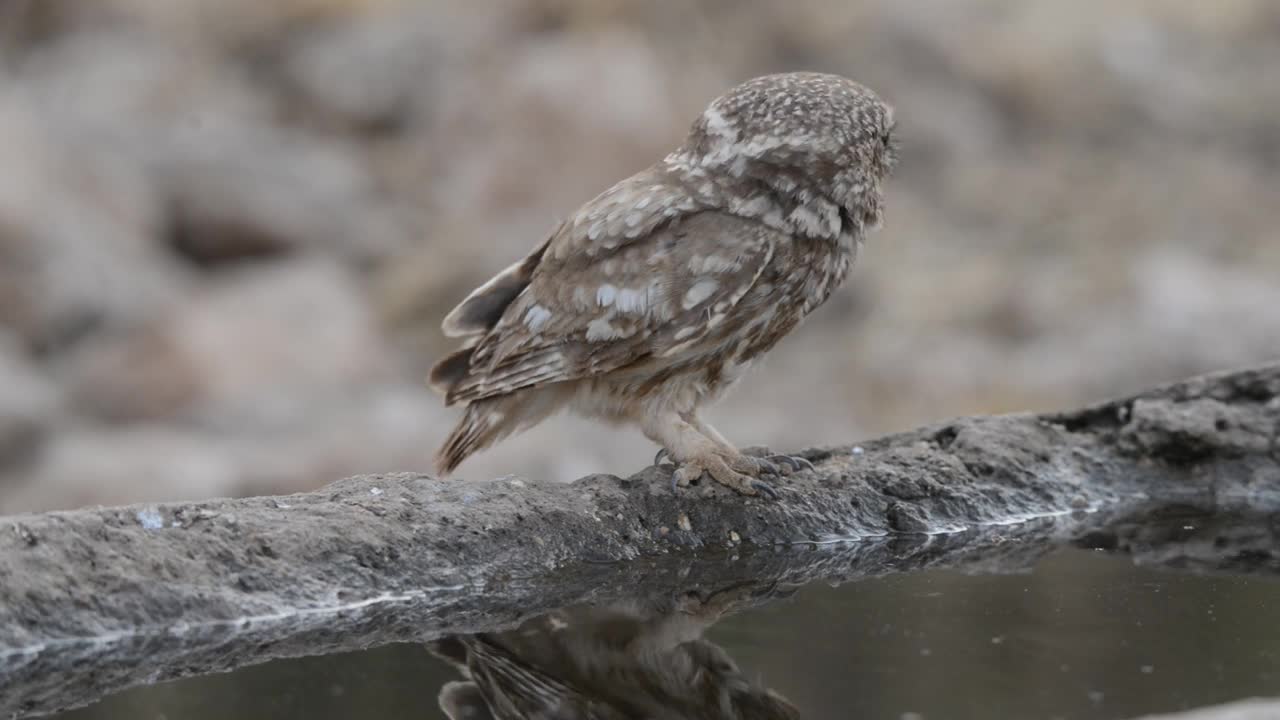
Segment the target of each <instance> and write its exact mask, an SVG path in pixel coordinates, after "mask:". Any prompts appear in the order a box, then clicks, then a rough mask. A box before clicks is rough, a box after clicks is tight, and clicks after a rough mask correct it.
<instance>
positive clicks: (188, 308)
mask: <svg viewBox="0 0 1280 720" xmlns="http://www.w3.org/2000/svg"><path fill="white" fill-rule="evenodd" d="M391 367H392V366H391V362H390V358H389V357H388V355H387V348H386V343H385V341H384V340H383V339H382V337H381V336H380V333H379V331H378V328H377V327H376V325H375V323H374V320H373V318H372V316H371V314H370V313H369V311H368V309H367V307H366V306H365V303H364V301H363V299H362V296H361V294H360V290H359V288H358V287H357V286H356V284H355V282H354V280H353V279H352V278H351V277H350V275H349V273H348V272H347V271H346V270H344V269H343V268H341V267H340V266H338V265H337V264H335V263H334V262H332V261H327V260H323V259H319V258H317V259H314V260H311V261H306V262H302V261H299V262H293V263H286V264H278V265H266V266H263V267H256V268H252V269H246V270H244V271H243V272H240V273H237V274H234V275H230V276H226V277H224V278H222V279H220V280H219V281H218V282H216V283H214V284H213V285H211V286H209V287H208V288H206V289H204V290H202V291H200V292H197V293H194V294H192V295H191V296H190V297H188V298H186V299H185V300H183V301H182V302H181V303H178V304H176V305H175V306H174V307H173V308H171V309H170V310H169V311H168V312H166V313H164V314H163V315H162V316H160V317H158V318H156V319H155V320H154V321H153V322H151V323H149V324H147V325H146V326H144V327H141V328H139V329H137V330H136V331H134V332H130V333H122V334H119V335H117V336H114V337H111V338H108V339H104V340H103V341H101V342H99V343H96V344H95V345H94V346H93V347H90V348H86V349H85V350H84V351H83V352H82V353H79V354H78V355H77V357H76V358H75V359H74V360H73V361H72V362H71V363H70V369H69V370H68V373H69V374H68V377H69V379H70V381H71V387H72V390H71V397H72V401H73V403H74V405H75V407H77V408H78V409H80V410H81V411H82V412H85V413H87V414H89V415H91V416H93V417H96V418H99V419H101V420H107V421H116V422H118V421H134V420H155V419H163V418H170V419H175V418H184V417H185V418H188V419H191V418H204V419H205V420H206V421H213V422H224V423H225V422H230V421H231V419H232V418H263V417H269V416H271V415H272V414H273V413H279V412H282V411H287V409H288V408H290V407H292V406H297V405H303V406H305V405H306V403H307V402H309V400H310V399H311V398H314V397H316V396H328V395H332V394H334V393H340V392H344V391H345V390H346V389H348V388H351V387H358V386H360V385H363V384H365V383H368V382H371V381H376V380H381V379H385V378H387V377H388V376H389V374H390V372H391Z"/></svg>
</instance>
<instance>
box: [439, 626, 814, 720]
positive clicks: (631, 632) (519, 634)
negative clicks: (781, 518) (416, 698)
mask: <svg viewBox="0 0 1280 720" xmlns="http://www.w3.org/2000/svg"><path fill="white" fill-rule="evenodd" d="M724 609H725V608H724V607H722V606H720V605H718V604H717V603H714V602H713V603H710V604H708V605H705V606H701V607H698V608H697V609H695V610H692V611H690V610H687V609H686V610H683V611H676V612H671V613H649V612H646V611H644V610H642V609H640V608H639V607H638V606H634V605H612V606H603V607H580V608H573V609H568V610H561V611H557V612H555V613H552V614H550V615H546V616H543V617H540V618H537V619H534V620H530V621H528V622H526V623H525V624H523V625H521V626H520V627H519V628H517V629H515V630H512V631H510V632H504V633H486V634H481V635H469V636H452V637H448V638H445V639H442V640H438V641H435V642H434V643H432V644H431V649H432V651H433V652H434V653H435V654H436V655H438V656H440V657H442V658H444V659H446V660H448V661H450V662H452V663H453V664H454V665H455V666H457V667H458V669H459V670H460V671H461V672H462V674H463V675H464V676H465V677H466V678H467V679H466V680H463V681H455V682H450V683H448V684H446V685H445V686H444V688H443V689H442V690H441V691H440V696H439V702H440V708H441V710H443V711H444V713H445V715H446V716H447V717H448V718H449V720H658V719H659V718H661V719H663V720H796V719H798V718H799V717H800V713H799V711H798V710H796V708H795V707H794V706H793V705H792V704H791V703H790V702H788V701H787V700H786V699H785V698H783V697H782V696H781V695H779V694H778V693H776V692H774V691H772V690H770V689H768V688H765V687H762V686H760V685H758V684H753V683H751V682H750V681H748V680H747V678H746V677H745V676H744V675H743V674H742V672H741V671H740V670H739V669H738V667H737V665H735V664H734V662H733V660H732V659H730V658H729V656H728V655H727V654H726V653H725V652H724V650H722V649H721V648H720V647H718V646H716V645H714V644H712V643H711V642H709V641H707V640H705V639H703V638H702V637H701V635H702V632H703V631H704V630H705V629H706V628H707V627H708V626H710V625H711V624H713V623H714V622H715V621H716V619H718V618H719V617H720V614H721V612H722V611H723V610H724Z"/></svg>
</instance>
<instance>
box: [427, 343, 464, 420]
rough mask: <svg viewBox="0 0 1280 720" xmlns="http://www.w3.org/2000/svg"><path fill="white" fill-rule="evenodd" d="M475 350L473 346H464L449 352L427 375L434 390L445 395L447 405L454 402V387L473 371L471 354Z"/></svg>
mask: <svg viewBox="0 0 1280 720" xmlns="http://www.w3.org/2000/svg"><path fill="white" fill-rule="evenodd" d="M474 352H475V348H473V347H468V348H462V349H461V350H457V351H454V352H452V353H449V354H448V355H446V356H445V358H444V359H443V360H441V361H440V362H438V363H436V364H435V365H434V366H432V368H431V374H430V375H428V376H427V383H428V384H429V385H430V386H431V389H432V390H435V391H436V392H438V393H440V394H442V395H444V396H445V405H446V406H447V405H452V404H453V400H451V399H449V395H450V394H451V393H452V392H453V391H454V388H456V387H458V385H459V384H460V383H461V382H462V381H464V380H466V378H467V374H468V373H470V372H471V355H472V354H473V353H474Z"/></svg>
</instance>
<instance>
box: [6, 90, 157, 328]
mask: <svg viewBox="0 0 1280 720" xmlns="http://www.w3.org/2000/svg"><path fill="white" fill-rule="evenodd" d="M24 99H25V98H24V94H23V91H22V90H20V89H19V90H18V91H17V92H15V93H13V94H8V93H6V96H5V97H3V98H0V167H3V168H5V172H3V173H0V323H3V324H4V325H7V326H9V327H11V328H13V329H14V330H15V331H16V332H17V334H18V335H19V337H21V338H22V339H23V340H24V341H25V342H26V344H27V345H28V347H29V348H31V349H33V350H35V351H38V352H51V351H56V350H58V349H59V348H62V347H65V346H67V345H70V344H73V343H75V342H76V341H77V340H79V339H80V338H82V337H84V336H85V335H86V334H88V333H91V332H93V331H95V330H100V329H106V328H118V327H124V326H128V325H130V324H132V323H135V322H138V321H140V320H141V319H143V318H146V317H147V316H149V315H150V314H151V313H152V312H154V311H155V310H156V309H157V308H161V307H164V306H165V305H167V304H169V303H170V302H172V301H173V300H174V298H175V297H177V294H178V283H179V277H178V271H177V268H176V267H175V266H173V265H172V264H171V263H169V262H168V261H167V258H165V257H164V256H162V255H157V254H155V253H153V252H150V250H151V247H150V243H151V238H152V236H153V234H154V232H155V230H156V228H157V227H158V224H159V222H160V215H161V207H160V205H159V203H158V200H157V198H156V196H155V194H154V193H153V192H152V188H151V187H150V185H149V184H148V182H147V178H146V176H145V175H144V174H143V173H142V172H141V171H140V168H139V167H138V166H137V165H136V164H133V163H131V162H129V161H128V160H127V159H126V158H122V157H121V156H120V155H119V154H118V153H116V152H115V151H114V150H113V149H112V148H109V147H102V146H98V145H95V144H94V143H93V142H92V141H91V139H89V138H86V137H83V136H79V135H77V134H75V133H74V132H71V131H70V130H69V129H68V128H67V127H66V126H65V125H64V124H62V123H59V122H58V121H57V120H56V119H54V118H50V117H47V116H43V115H41V114H38V113H36V112H34V111H33V110H32V108H31V106H30V105H29V104H27V103H26V102H24Z"/></svg>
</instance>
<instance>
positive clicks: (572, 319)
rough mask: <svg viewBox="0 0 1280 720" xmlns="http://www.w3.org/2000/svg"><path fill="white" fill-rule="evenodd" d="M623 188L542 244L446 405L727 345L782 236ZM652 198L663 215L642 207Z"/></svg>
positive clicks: (674, 196) (674, 198) (672, 197)
mask: <svg viewBox="0 0 1280 720" xmlns="http://www.w3.org/2000/svg"><path fill="white" fill-rule="evenodd" d="M620 188H624V185H620V186H618V187H615V188H614V189H613V190H611V191H610V193H615V192H617V191H619V189H620ZM631 192H632V194H630V195H627V194H626V193H622V194H621V196H615V197H610V194H609V193H606V194H605V195H604V196H601V198H597V200H596V201H593V203H592V204H589V205H588V206H587V207H586V208H584V209H583V211H582V212H580V213H579V214H578V216H577V217H576V218H575V220H574V221H572V222H569V223H566V224H565V225H564V226H562V227H561V228H560V230H559V231H558V232H557V234H556V235H555V236H554V237H552V238H551V239H550V241H549V243H548V244H547V245H546V247H545V248H542V252H541V256H540V259H539V261H538V262H537V264H536V266H535V267H533V268H532V270H531V272H530V273H529V281H528V284H527V286H526V287H524V289H523V290H522V291H521V292H520V293H519V295H518V296H516V297H515V298H514V299H513V300H512V301H511V302H510V304H509V305H507V306H506V308H505V309H504V311H503V312H502V315H501V317H500V318H498V319H497V320H496V322H495V323H494V325H493V327H492V329H491V330H490V331H489V332H488V333H487V334H485V335H484V336H483V338H482V339H481V340H480V341H479V343H478V344H477V345H476V346H475V347H474V348H472V349H471V350H468V351H465V357H464V358H460V359H461V360H462V361H463V362H465V372H460V373H458V375H459V377H457V379H456V382H453V383H451V385H450V387H449V389H448V392H447V396H446V398H447V402H449V403H450V404H452V403H454V402H472V401H475V400H480V399H483V398H487V397H492V396H495V395H503V394H506V393H510V392H512V391H515V390H519V389H522V388H528V387H536V386H540V385H546V384H550V383H556V382H562V381H566V380H574V379H579V378H585V377H592V376H598V375H602V374H605V373H610V372H615V371H619V370H624V369H627V368H630V367H640V366H649V367H651V366H652V365H654V364H656V365H657V366H659V367H661V366H669V365H676V364H679V363H680V362H683V361H685V360H687V359H688V358H690V357H694V356H696V355H698V354H699V353H701V352H706V351H708V350H710V349H711V348H713V347H715V346H717V345H718V344H719V343H720V342H721V341H722V340H723V336H724V328H725V321H726V320H732V319H735V318H734V311H735V309H736V308H737V305H738V302H739V301H740V300H741V299H742V297H743V296H744V295H745V294H746V293H747V291H748V290H750V289H751V287H752V286H753V285H754V284H755V282H756V281H757V279H758V278H759V277H760V274H761V273H762V272H763V271H764V270H765V268H766V267H768V265H769V262H770V260H771V259H772V258H773V253H774V250H775V248H776V247H777V245H778V243H780V242H784V241H785V236H783V235H781V234H780V233H778V232H777V231H776V230H773V229H771V228H769V227H767V226H765V225H763V224H760V223H758V222H755V221H752V220H747V219H744V218H740V217H737V216H734V215H729V214H726V213H722V212H717V211H712V210H702V209H699V208H697V207H696V206H694V205H692V204H691V203H692V201H687V199H686V201H687V202H688V203H690V204H689V205H688V209H685V207H686V205H685V203H686V201H682V200H680V198H681V197H684V196H683V195H680V194H678V193H667V194H664V193H660V192H654V193H653V195H654V197H656V198H657V199H656V200H653V201H651V202H650V203H645V195H644V194H643V193H640V191H639V190H633V191H631ZM647 192H652V191H647ZM636 193H640V194H639V195H637V194H636ZM602 199H603V200H604V201H605V202H603V203H602V202H601V200H602ZM653 202H657V203H659V205H658V210H659V213H660V214H659V215H657V217H658V218H659V219H660V221H655V220H654V218H655V214H654V213H653V212H646V211H647V210H648V209H649V208H651V207H653V205H652V203H653ZM637 208H638V210H637ZM673 208H676V209H673ZM632 212H636V213H638V214H637V215H632V214H630V213H632ZM738 320H741V319H740V318H739V319H738ZM446 362H448V361H447V360H446ZM444 364H445V363H442V366H443V365H444Z"/></svg>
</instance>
